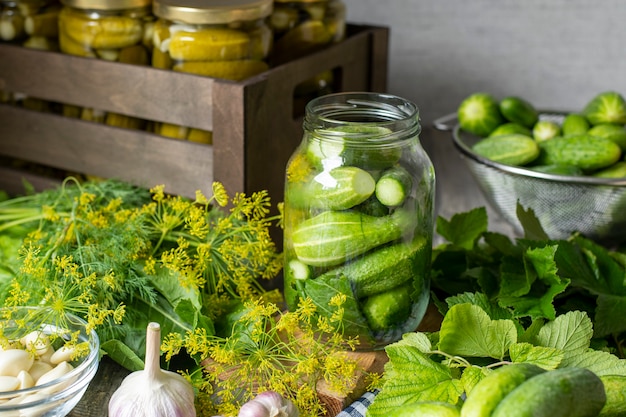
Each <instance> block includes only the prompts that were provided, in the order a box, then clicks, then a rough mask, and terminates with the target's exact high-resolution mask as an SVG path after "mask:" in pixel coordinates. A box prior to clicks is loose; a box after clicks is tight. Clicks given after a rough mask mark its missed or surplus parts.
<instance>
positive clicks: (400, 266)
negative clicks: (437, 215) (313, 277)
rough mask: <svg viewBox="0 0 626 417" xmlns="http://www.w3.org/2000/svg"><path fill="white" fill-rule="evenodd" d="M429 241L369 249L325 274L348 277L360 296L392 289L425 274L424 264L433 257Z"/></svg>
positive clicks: (418, 240) (419, 240)
mask: <svg viewBox="0 0 626 417" xmlns="http://www.w3.org/2000/svg"><path fill="white" fill-rule="evenodd" d="M426 249H427V247H426V240H425V239H423V238H417V239H415V241H414V242H412V243H410V244H407V243H396V244H393V245H390V246H385V247H382V248H380V249H376V250H374V251H371V252H368V253H367V254H365V255H363V256H362V257H359V258H357V259H355V260H354V261H352V262H350V263H346V264H345V265H341V266H339V267H337V268H334V269H331V270H330V271H328V272H326V273H324V274H323V275H322V276H323V277H326V276H328V277H340V276H343V277H346V278H347V279H348V281H350V284H351V285H352V291H353V292H354V296H355V297H356V298H363V297H369V296H371V295H374V294H377V293H381V292H385V291H389V290H390V289H392V288H394V287H397V286H399V285H402V284H404V283H406V282H409V281H412V280H415V279H416V277H419V276H421V275H422V274H423V271H422V270H420V265H422V264H423V262H425V260H427V259H429V257H430V254H429V253H428V252H427V251H426Z"/></svg>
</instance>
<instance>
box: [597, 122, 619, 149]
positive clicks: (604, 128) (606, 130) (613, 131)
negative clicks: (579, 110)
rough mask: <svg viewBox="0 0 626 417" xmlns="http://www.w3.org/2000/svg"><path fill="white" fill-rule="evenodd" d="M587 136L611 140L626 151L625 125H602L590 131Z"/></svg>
mask: <svg viewBox="0 0 626 417" xmlns="http://www.w3.org/2000/svg"><path fill="white" fill-rule="evenodd" d="M587 134H588V135H591V136H599V137H601V138H606V139H609V140H610V141H612V142H615V143H617V145H618V146H619V147H620V148H621V149H622V150H626V128H624V126H623V125H616V124H612V123H602V124H599V125H595V126H594V127H592V128H591V129H589V130H588V131H587Z"/></svg>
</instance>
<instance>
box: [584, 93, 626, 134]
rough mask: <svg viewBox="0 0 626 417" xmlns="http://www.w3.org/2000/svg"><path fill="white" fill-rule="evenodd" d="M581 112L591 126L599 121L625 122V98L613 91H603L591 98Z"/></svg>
mask: <svg viewBox="0 0 626 417" xmlns="http://www.w3.org/2000/svg"><path fill="white" fill-rule="evenodd" d="M583 114H584V115H585V117H586V118H587V120H589V123H591V124H592V125H593V126H595V125H599V124H601V123H616V124H620V125H624V124H626V100H624V97H623V96H622V95H621V94H620V93H618V92H615V91H605V92H602V93H599V94H598V95H596V96H595V97H594V98H592V99H591V100H590V101H589V102H588V103H587V104H586V105H585V108H584V109H583Z"/></svg>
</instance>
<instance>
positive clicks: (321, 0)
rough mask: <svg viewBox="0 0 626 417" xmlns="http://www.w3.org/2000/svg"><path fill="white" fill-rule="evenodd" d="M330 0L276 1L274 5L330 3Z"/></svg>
mask: <svg viewBox="0 0 626 417" xmlns="http://www.w3.org/2000/svg"><path fill="white" fill-rule="evenodd" d="M328 1H329V0H274V3H328Z"/></svg>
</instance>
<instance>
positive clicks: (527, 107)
mask: <svg viewBox="0 0 626 417" xmlns="http://www.w3.org/2000/svg"><path fill="white" fill-rule="evenodd" d="M499 107H500V113H501V114H502V116H504V118H505V119H506V120H508V121H510V122H514V123H518V124H520V125H522V126H525V127H527V128H532V127H533V126H534V125H535V123H537V120H538V119H539V113H538V112H537V110H536V109H535V107H534V106H533V105H532V104H530V103H529V102H528V101H526V100H524V99H523V98H520V97H515V96H510V97H505V98H503V99H502V100H500V103H499Z"/></svg>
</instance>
